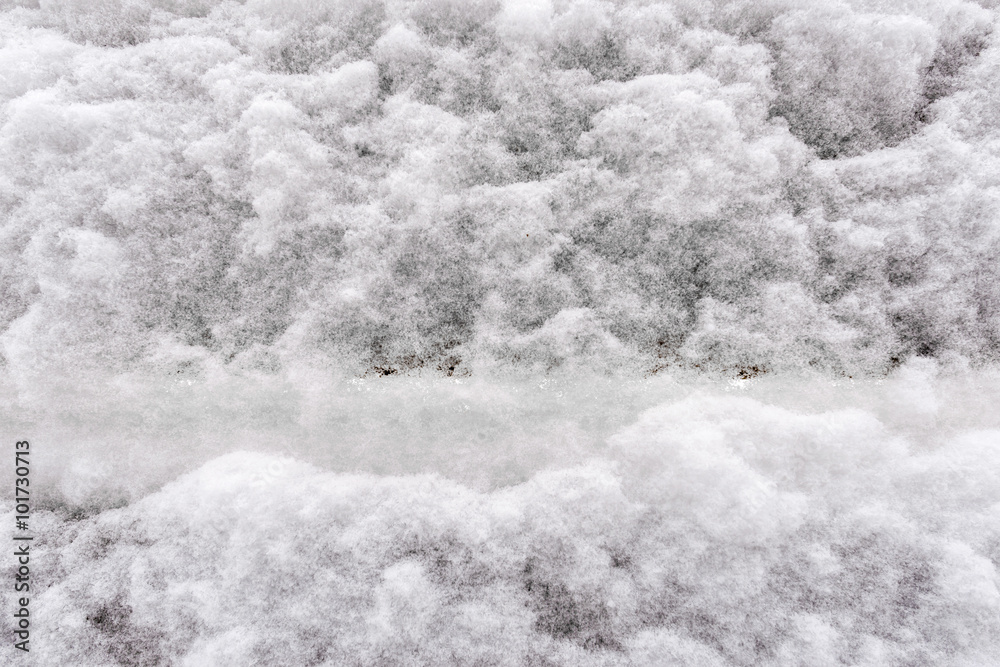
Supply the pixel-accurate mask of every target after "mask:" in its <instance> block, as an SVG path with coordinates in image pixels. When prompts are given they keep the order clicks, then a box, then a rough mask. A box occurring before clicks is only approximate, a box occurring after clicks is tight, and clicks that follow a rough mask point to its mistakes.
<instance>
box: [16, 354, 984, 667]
mask: <svg viewBox="0 0 1000 667" xmlns="http://www.w3.org/2000/svg"><path fill="white" fill-rule="evenodd" d="M934 370H935V369H933V368H927V367H921V366H920V365H918V366H917V367H909V368H908V370H907V373H901V374H899V375H898V376H897V377H895V378H894V379H893V380H892V382H889V383H886V384H884V385H878V386H872V387H868V389H867V390H866V389H865V387H854V388H852V389H851V390H850V391H847V392H840V393H838V392H837V391H835V390H831V389H830V387H829V386H827V387H824V386H822V385H821V384H817V383H815V382H814V383H812V384H808V383H805V384H799V385H797V386H787V385H786V386H779V385H777V384H772V385H771V386H770V387H768V386H762V384H761V383H759V381H749V382H745V383H743V385H734V386H733V387H731V389H730V390H729V391H720V390H719V389H718V388H715V389H714V390H713V389H709V388H704V387H703V388H702V389H700V390H694V391H692V388H691V387H686V388H684V390H683V391H680V392H678V395H676V396H675V397H674V398H672V399H669V400H666V401H659V404H658V405H656V406H655V407H652V408H650V409H647V410H645V411H644V412H643V413H642V414H641V415H640V416H639V417H638V418H633V419H632V420H631V421H632V423H631V424H630V425H626V426H624V427H616V428H615V431H616V432H615V433H614V434H613V435H612V436H611V437H610V438H609V439H608V440H607V442H606V443H605V444H604V446H601V447H598V448H594V449H593V450H592V451H591V453H590V455H589V456H588V457H587V459H586V460H585V461H583V462H577V463H572V462H569V463H567V462H565V461H562V462H558V461H557V462H556V463H555V464H554V465H551V464H550V465H544V464H543V463H542V462H541V459H538V460H537V461H538V462H537V465H538V466H539V467H540V469H538V470H537V471H536V472H533V473H531V474H530V476H529V478H528V479H527V480H526V481H523V482H520V483H515V484H512V485H502V484H501V485H499V486H493V487H492V488H488V487H487V488H481V489H480V490H475V489H474V488H470V487H469V486H468V485H465V484H462V483H460V482H457V481H453V480H450V479H448V478H447V477H444V476H441V475H439V474H408V475H402V476H400V475H381V476H379V475H372V474H364V473H361V474H358V473H355V474H349V473H336V472H327V471H324V470H323V469H321V468H319V467H316V466H314V465H311V464H308V463H304V462H302V461H301V460H296V459H295V458H291V457H285V456H278V455H274V454H264V453H249V452H237V453H231V454H227V455H224V456H222V457H220V458H216V459H214V460H212V461H210V462H208V463H206V464H204V465H203V466H201V467H200V468H198V469H197V470H195V471H193V472H191V473H188V474H186V475H184V476H182V477H181V478H179V479H177V480H176V481H173V482H171V483H169V484H167V485H166V486H164V487H163V488H162V489H161V490H159V491H157V492H155V493H153V494H151V495H148V496H146V497H144V498H142V499H140V500H137V501H136V502H134V503H132V504H129V505H127V506H125V507H121V508H119V509H107V510H104V511H103V512H100V513H99V514H96V515H94V516H92V517H90V518H83V519H80V518H75V519H74V518H71V517H69V516H68V515H67V509H68V507H67V505H65V504H64V505H63V506H62V507H61V508H60V507H59V506H55V507H53V509H54V511H52V512H45V513H44V514H43V515H41V516H39V517H38V518H37V519H36V525H37V526H39V527H38V529H37V530H38V532H39V538H38V540H37V541H36V544H35V546H34V547H33V548H36V549H37V556H36V558H37V563H38V572H39V573H40V574H39V576H40V577H43V578H44V593H42V594H41V595H40V596H38V598H37V602H36V601H34V600H33V602H32V604H33V605H37V606H36V607H34V611H33V613H35V614H36V615H37V616H36V617H37V618H38V619H41V620H39V622H38V627H39V631H38V634H37V638H36V639H35V637H34V636H33V639H35V641H37V651H38V655H37V656H36V657H37V659H38V660H39V662H38V664H46V665H57V664H104V663H107V664H178V665H183V664H187V665H202V664H213V665H247V664H276V665H302V664H327V665H371V664H412V665H432V664H433V665H439V664H456V665H469V664H493V665H524V664H564V665H591V664H592V665H623V664H635V665H663V664H672V665H673V664H676V665H691V666H694V665H698V666H702V665H794V664H810V665H819V664H831V665H833V664H851V665H872V666H874V665H907V664H935V665H984V664H993V663H994V662H996V661H997V660H1000V578H998V574H997V566H998V565H1000V472H998V471H1000V424H997V423H995V422H996V419H995V418H993V419H992V421H991V418H990V417H989V416H988V413H986V412H982V413H979V416H978V418H973V419H968V418H966V416H965V415H964V414H963V411H964V410H968V409H970V408H972V409H975V407H976V406H975V405H974V400H973V401H972V402H971V403H970V402H969V401H968V400H966V399H967V398H969V396H971V395H973V394H975V393H976V392H977V391H979V390H980V389H981V388H977V387H975V386H972V385H970V384H969V383H968V380H967V378H966V379H964V380H960V381H957V382H954V381H953V384H951V385H950V386H949V385H948V379H947V378H939V379H936V380H935V379H934ZM991 386H992V387H993V388H994V393H995V387H996V386H997V385H996V383H995V378H993V379H992V380H991V379H990V378H984V384H983V385H982V387H991ZM963 387H964V394H963ZM900 388H909V389H910V392H911V397H910V398H909V399H904V402H905V405H906V406H908V407H903V406H902V405H901V404H899V403H898V402H896V403H894V402H893V401H894V399H895V398H897V397H898V396H899V395H900V394H901V393H902V392H900ZM834 389H836V388H834ZM866 391H867V393H868V395H867V396H865V393H866ZM951 392H953V394H952V393H951ZM987 393H988V391H987ZM685 395H686V397H685ZM824 395H825V398H823V399H820V397H821V396H824ZM920 396H922V397H923V398H922V400H921V399H920ZM993 398H995V397H993ZM993 398H991V397H988V396H987V397H985V398H984V400H987V401H991V400H993ZM529 402H530V399H529ZM824 403H825V405H824ZM580 407H581V408H582V409H584V410H586V409H588V408H586V406H583V405H581V406H580ZM562 414H563V416H564V417H567V418H568V420H570V421H572V420H573V419H576V420H577V421H578V423H579V420H580V419H581V418H582V415H581V413H579V412H578V413H576V414H572V413H571V412H570V411H568V410H564V411H563V413H562ZM917 415H921V416H922V418H921V419H916V418H915V417H916V416H917ZM536 426H538V424H536ZM549 428H552V426H551V425H550V427H549ZM556 429H558V426H557V427H556ZM554 433H555V432H554V431H549V432H548V434H547V437H549V438H553V442H555V439H554ZM536 435H537V431H536ZM552 447H554V448H558V444H557V443H556V444H552ZM480 460H481V461H482V462H483V463H482V464H483V465H486V466H488V465H489V459H488V458H482V459H480ZM577 460H578V461H580V460H581V459H579V458H578V459H577ZM550 463H551V461H550ZM35 562H36V561H34V560H33V563H35ZM4 623H5V624H8V625H9V623H8V621H6V620H5V621H4ZM33 646H34V644H33Z"/></svg>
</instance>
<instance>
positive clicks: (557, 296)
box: [0, 0, 1000, 388]
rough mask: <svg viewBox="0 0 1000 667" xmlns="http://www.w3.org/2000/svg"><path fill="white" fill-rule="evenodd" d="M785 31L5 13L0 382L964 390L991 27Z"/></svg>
mask: <svg viewBox="0 0 1000 667" xmlns="http://www.w3.org/2000/svg"><path fill="white" fill-rule="evenodd" d="M36 5H37V6H36ZM808 5H809V3H800V2H785V1H784V0H776V1H774V2H764V3H760V2H749V3H738V2H736V3H734V2H718V3H715V2H712V3H701V4H700V5H698V6H697V7H696V6H695V5H694V4H691V3H687V2H646V1H644V2H636V3H629V2H623V3H611V2H595V1H591V0H580V1H579V2H575V1H571V2H556V3H548V2H538V3H534V2H528V3H526V2H522V1H521V0H517V1H512V2H501V1H499V0H482V1H480V0H477V1H476V2H474V3H471V4H470V3H469V2H462V3H456V2H454V1H453V0H433V1H432V2H395V1H393V2H382V1H381V0H366V1H365V2H333V1H330V2H325V1H324V2H298V1H297V2H285V1H283V2H275V1H270V0H267V1H265V0H261V1H259V2H258V1H254V2H246V3H238V2H214V1H212V0H101V1H100V2H83V1H82V0H46V1H45V2H40V3H32V2H26V1H25V2H22V1H21V0H6V1H5V2H2V3H0V25H2V26H3V37H2V41H0V65H2V68H0V69H2V73H0V219H2V221H3V225H2V232H0V233H2V236H0V266H2V269H0V295H2V299H0V355H2V357H0V362H2V364H3V365H2V368H3V372H4V373H5V374H6V375H9V376H10V377H11V378H13V379H15V380H16V381H17V382H18V383H19V385H20V386H21V387H22V388H28V387H33V388H37V387H38V386H40V385H42V384H50V385H52V384H54V385H60V386H62V387H63V388H65V387H66V386H73V385H74V383H75V381H76V378H77V377H78V376H80V375H93V374H95V373H104V374H109V375H110V376H112V377H115V376H117V375H119V374H122V373H126V374H127V373H134V372H139V371H142V372H147V373H152V374H154V375H155V374H157V373H159V374H164V375H171V374H174V373H177V372H179V371H181V372H183V371H184V369H186V368H189V367H192V366H194V367H201V366H204V365H205V364H206V363H207V361H208V360H212V361H213V362H215V363H217V364H223V365H226V366H234V365H235V366H239V365H241V364H243V365H246V364H249V365H258V366H260V367H262V368H269V369H280V368H283V367H285V366H287V365H289V364H294V363H295V362H297V361H299V360H301V359H303V358H310V359H319V360H321V361H322V362H323V363H330V364H333V365H334V366H337V367H341V368H346V369H349V371H350V372H352V373H355V374H358V375H363V374H365V373H368V374H391V373H406V372H412V371H413V370H414V369H425V370H427V371H430V372H437V373H440V374H443V375H449V374H450V375H454V374H455V373H467V372H476V371H480V370H483V369H486V368H493V367H495V366H498V365H499V366H506V367H516V368H521V369H527V370H529V371H533V372H545V371H551V370H552V369H555V368H563V367H568V368H573V367H580V366H583V367H588V368H602V369H604V370H619V369H621V368H623V367H624V368H628V369H631V370H636V369H638V370H641V371H650V370H655V369H662V368H664V367H678V366H685V367H693V368H714V369H717V370H724V371H726V372H730V373H734V374H740V373H745V372H748V369H753V368H757V369H762V368H763V369H766V370H782V369H792V370H800V369H802V368H815V369H823V370H824V371H827V372H832V373H844V374H846V375H858V374H872V375H879V374H882V373H884V372H886V371H887V370H890V369H891V368H893V367H895V366H897V365H898V364H899V363H900V362H902V361H905V360H906V359H908V358H910V357H913V356H931V357H936V358H939V359H953V358H960V359H966V360H970V361H972V362H973V363H989V362H992V361H995V360H996V359H997V349H998V348H997V344H998V343H997V341H998V340H1000V296H998V295H1000V274H998V273H997V268H996V267H997V266H998V264H997V261H996V259H997V256H998V255H997V253H998V248H1000V228H998V226H997V223H996V220H997V219H998V218H1000V204H998V200H997V198H996V196H995V192H996V188H997V186H998V180H997V179H998V176H997V175H998V174H1000V167H998V162H997V160H998V158H997V155H996V151H995V145H996V137H997V131H998V127H997V114H996V113H995V104H994V102H995V100H994V97H995V94H994V93H993V92H992V91H995V90H996V88H997V86H996V77H997V62H998V54H1000V49H998V47H997V45H996V39H995V37H993V36H992V29H993V25H994V23H995V18H996V17H995V10H993V9H987V8H984V7H982V6H980V5H977V4H973V3H971V2H965V1H963V0H932V1H928V2H907V1H904V0H900V1H899V2H889V3H870V2H865V1H863V0H852V2H848V3H836V4H834V5H831V6H829V7H826V6H824V7H823V8H820V7H809V6H808ZM991 100H993V101H991ZM166 350H169V351H170V353H169V354H165V351H166Z"/></svg>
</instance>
